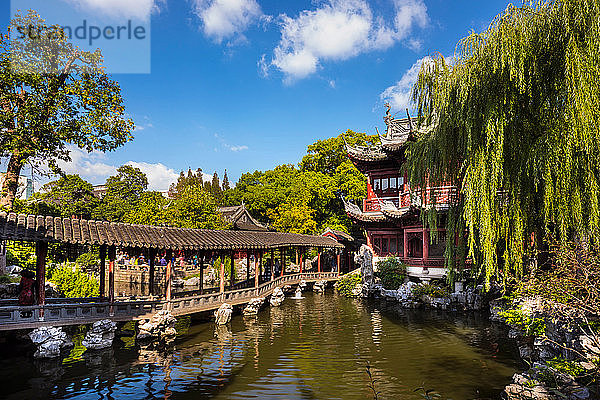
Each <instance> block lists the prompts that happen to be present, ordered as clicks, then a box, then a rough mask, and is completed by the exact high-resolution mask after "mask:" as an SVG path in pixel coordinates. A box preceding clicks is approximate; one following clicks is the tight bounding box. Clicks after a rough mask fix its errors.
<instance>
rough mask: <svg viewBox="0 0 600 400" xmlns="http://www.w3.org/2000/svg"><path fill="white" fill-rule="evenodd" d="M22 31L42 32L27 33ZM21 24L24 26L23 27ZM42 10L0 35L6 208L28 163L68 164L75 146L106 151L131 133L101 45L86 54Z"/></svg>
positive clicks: (0, 144) (19, 18) (2, 200)
mask: <svg viewBox="0 0 600 400" xmlns="http://www.w3.org/2000/svg"><path fill="white" fill-rule="evenodd" d="M24 28H28V29H36V30H38V29H39V32H42V33H41V34H40V35H29V34H22V30H23V29H24ZM19 29H21V31H19ZM61 33H62V28H60V27H58V26H54V27H48V26H46V25H45V22H44V20H43V19H42V18H40V16H39V15H38V14H36V13H35V12H33V11H30V12H29V13H28V14H27V15H21V14H17V15H16V16H15V17H14V18H13V19H12V21H11V24H10V26H9V27H8V34H5V35H0V48H1V50H0V83H1V84H0V107H2V113H0V128H1V131H2V134H1V135H0V156H2V157H8V165H7V173H6V179H5V180H4V183H3V187H2V196H1V197H0V206H3V207H5V208H12V206H13V202H14V199H15V194H16V191H17V187H18V176H19V174H20V172H21V169H22V168H23V166H24V165H25V164H26V163H31V164H37V163H42V164H43V163H45V164H48V165H49V166H50V167H51V169H52V170H54V171H58V170H59V168H58V166H57V164H56V161H57V160H63V161H70V158H69V148H68V146H69V145H74V146H77V147H79V148H81V149H84V150H86V151H88V152H91V151H93V150H100V151H108V150H112V149H115V148H116V147H119V146H121V145H123V144H124V143H125V142H127V141H128V140H130V139H131V138H132V136H131V131H132V129H133V122H132V121H131V120H130V119H128V118H126V115H125V108H124V106H123V99H122V97H121V89H120V87H119V84H118V83H117V82H115V81H113V80H112V79H110V77H109V76H108V75H107V74H106V73H105V72H104V70H103V68H102V63H103V58H102V54H101V53H100V50H97V51H96V52H93V53H91V52H85V51H82V50H80V49H78V48H76V47H75V46H73V45H72V44H71V43H69V42H68V40H67V38H66V35H64V34H61Z"/></svg>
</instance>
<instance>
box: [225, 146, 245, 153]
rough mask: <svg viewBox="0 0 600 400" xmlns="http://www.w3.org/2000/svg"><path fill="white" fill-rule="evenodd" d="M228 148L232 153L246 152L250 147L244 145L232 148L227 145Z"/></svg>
mask: <svg viewBox="0 0 600 400" xmlns="http://www.w3.org/2000/svg"><path fill="white" fill-rule="evenodd" d="M226 147H227V148H228V149H229V150H231V151H235V152H238V151H244V150H248V146H245V145H242V146H231V145H226Z"/></svg>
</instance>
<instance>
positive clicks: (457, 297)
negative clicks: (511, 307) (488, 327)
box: [369, 282, 487, 311]
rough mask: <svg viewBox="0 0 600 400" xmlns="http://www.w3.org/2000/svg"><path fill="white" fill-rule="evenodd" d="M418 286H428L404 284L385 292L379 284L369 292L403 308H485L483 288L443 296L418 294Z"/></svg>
mask: <svg viewBox="0 0 600 400" xmlns="http://www.w3.org/2000/svg"><path fill="white" fill-rule="evenodd" d="M420 286H429V284H421V283H415V282H406V283H404V284H402V285H400V287H399V288H398V289H396V290H387V289H384V288H383V285H381V284H374V285H372V287H371V289H370V290H369V292H370V293H372V294H374V296H375V297H379V298H384V299H386V300H389V301H397V302H398V303H399V304H400V305H401V306H402V307H404V308H431V309H439V310H455V311H461V310H464V311H468V310H476V311H477V310H482V309H484V308H486V307H487V304H486V303H485V301H484V297H483V296H482V291H483V287H481V286H478V287H476V288H472V287H467V288H465V289H464V290H462V291H457V292H454V293H449V294H447V295H444V296H439V297H436V296H430V295H421V294H419V292H420V291H419V287H420Z"/></svg>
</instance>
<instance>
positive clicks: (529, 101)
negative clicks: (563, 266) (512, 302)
mask: <svg viewBox="0 0 600 400" xmlns="http://www.w3.org/2000/svg"><path fill="white" fill-rule="evenodd" d="M599 20H600V4H599V3H598V1H596V0H556V1H548V2H545V1H544V2H535V3H532V4H529V3H528V4H525V5H523V6H521V7H514V6H512V5H509V6H508V8H507V9H506V11H504V12H503V13H501V14H499V15H498V16H497V17H496V18H495V19H494V21H493V22H492V24H491V25H490V27H489V28H488V29H487V30H486V31H484V32H483V33H472V34H470V35H469V36H467V37H465V38H464V39H462V40H461V41H460V43H459V45H458V48H457V53H456V54H455V57H454V60H453V62H452V63H451V64H449V63H448V62H447V61H446V60H445V59H444V58H443V57H441V56H436V57H433V58H432V59H431V60H429V61H427V62H425V63H424V64H423V66H422V67H421V70H420V72H419V76H418V81H417V84H416V85H415V88H414V92H413V93H414V100H415V101H416V104H417V106H418V112H419V121H420V123H421V124H433V126H434V128H433V129H432V130H431V131H429V132H427V133H424V134H422V135H421V136H420V137H419V139H418V141H417V142H416V143H414V144H413V145H411V146H410V149H409V152H408V160H409V175H410V177H411V184H412V185H413V186H421V187H423V186H425V185H426V184H427V183H428V182H429V184H434V185H436V184H443V183H447V182H450V183H452V184H454V185H456V186H457V187H458V188H460V191H461V202H460V203H459V204H457V207H456V210H455V211H454V212H452V213H450V215H449V222H448V225H449V227H450V228H452V230H454V232H451V233H450V234H449V235H448V237H449V238H453V237H454V233H459V234H458V235H457V236H458V237H462V236H463V235H462V232H464V230H463V229H466V230H467V231H468V245H469V246H468V247H469V254H470V255H471V256H472V257H473V258H474V260H475V261H476V266H480V267H481V268H482V271H483V272H484V273H485V277H486V282H487V283H488V284H489V282H490V280H491V279H492V278H494V277H496V276H497V275H498V274H499V272H500V269H499V266H500V267H501V269H502V275H503V276H504V277H506V276H507V275H508V274H509V273H510V274H514V275H516V276H517V277H519V276H520V275H521V274H522V269H523V261H524V256H525V255H526V252H527V251H528V250H533V251H535V250H540V249H543V246H544V245H543V243H542V239H543V238H544V236H545V235H546V234H551V235H554V236H558V237H560V238H561V239H562V240H563V241H565V240H567V239H568V238H574V237H576V236H579V237H589V238H591V240H596V239H595V237H597V236H596V235H597V234H598V228H599V224H600V222H599V221H600V179H599V178H600V134H599V133H600V132H599V130H600V127H599V126H598V123H597V122H598V110H599V109H600V80H599V78H598V77H599V76H600V25H599V24H598V21H599ZM532 233H533V234H535V238H536V241H535V242H534V243H533V244H532V243H531V241H530V240H529V238H530V237H531V235H532ZM453 247H454V246H447V249H449V251H448V250H447V253H446V254H447V256H449V258H448V259H449V260H452V259H453V256H454V255H453V254H452V249H453Z"/></svg>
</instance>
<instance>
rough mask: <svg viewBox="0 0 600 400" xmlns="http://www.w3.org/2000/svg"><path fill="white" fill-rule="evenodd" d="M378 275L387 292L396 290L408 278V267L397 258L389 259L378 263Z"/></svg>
mask: <svg viewBox="0 0 600 400" xmlns="http://www.w3.org/2000/svg"><path fill="white" fill-rule="evenodd" d="M377 270H378V272H377V275H378V276H379V279H381V283H382V284H383V287H384V288H385V289H387V290H395V289H398V288H399V287H400V285H402V283H403V282H404V278H405V277H406V265H404V264H402V262H400V259H398V258H396V257H388V258H386V259H384V260H381V261H379V262H378V263H377Z"/></svg>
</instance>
